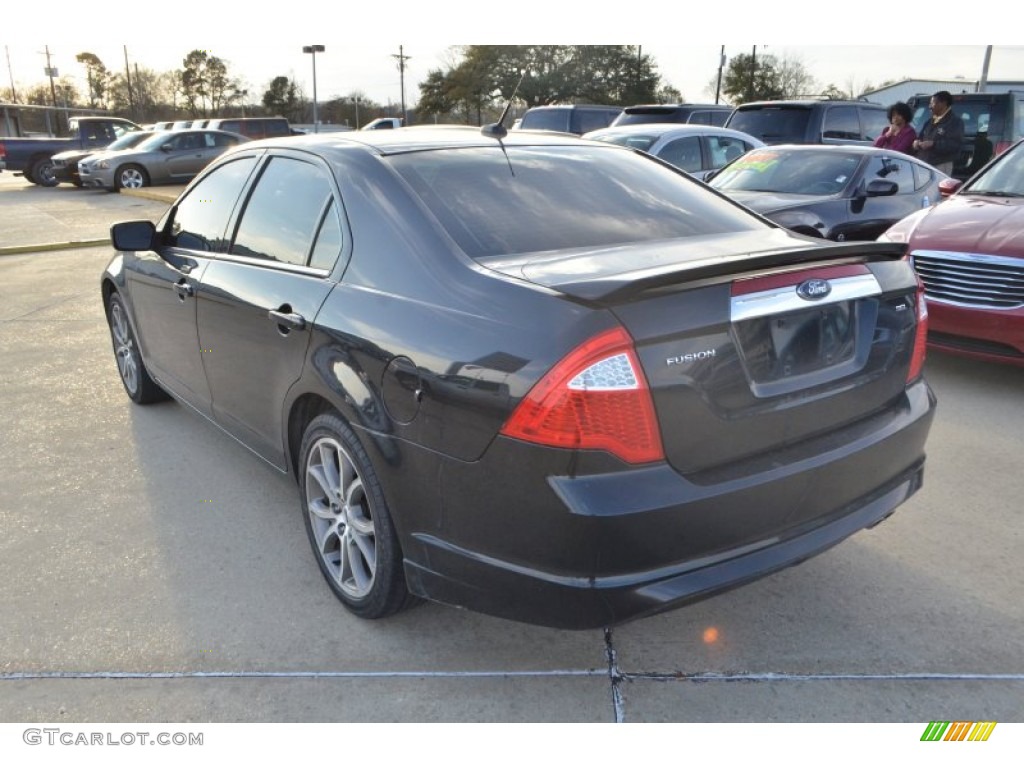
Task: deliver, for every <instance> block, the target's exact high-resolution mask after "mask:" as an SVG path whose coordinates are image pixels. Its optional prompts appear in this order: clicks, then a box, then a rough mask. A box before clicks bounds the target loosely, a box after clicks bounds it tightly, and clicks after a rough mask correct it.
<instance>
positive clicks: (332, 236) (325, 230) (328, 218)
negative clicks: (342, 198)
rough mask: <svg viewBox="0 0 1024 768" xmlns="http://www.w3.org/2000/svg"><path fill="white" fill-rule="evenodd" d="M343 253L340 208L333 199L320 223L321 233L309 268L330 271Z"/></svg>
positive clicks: (317, 238) (314, 246)
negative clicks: (339, 218)
mask: <svg viewBox="0 0 1024 768" xmlns="http://www.w3.org/2000/svg"><path fill="white" fill-rule="evenodd" d="M339 253H341V222H340V221H339V220H338V206H337V205H336V204H335V202H334V198H333V197H332V198H331V199H330V201H329V202H328V203H327V210H326V211H324V218H323V220H322V221H321V223H320V231H319V232H317V235H316V243H314V245H313V255H312V256H310V258H309V266H311V267H313V268H315V269H330V268H331V267H333V266H334V262H335V261H336V260H337V258H338V254H339Z"/></svg>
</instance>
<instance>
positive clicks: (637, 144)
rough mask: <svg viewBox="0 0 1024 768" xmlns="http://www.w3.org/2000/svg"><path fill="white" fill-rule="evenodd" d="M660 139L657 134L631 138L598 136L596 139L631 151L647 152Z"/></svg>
mask: <svg viewBox="0 0 1024 768" xmlns="http://www.w3.org/2000/svg"><path fill="white" fill-rule="evenodd" d="M659 138H661V137H660V136H659V135H658V134H656V133H636V134H633V135H631V136H598V137H595V139H596V140H597V141H606V142H608V143H609V144H618V145H619V146H622V147H629V148H630V149H640V150H643V151H644V152H646V151H647V150H649V149H650V148H651V145H652V144H654V142H656V141H657V140H658V139H659Z"/></svg>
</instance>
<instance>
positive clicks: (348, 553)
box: [342, 534, 373, 594]
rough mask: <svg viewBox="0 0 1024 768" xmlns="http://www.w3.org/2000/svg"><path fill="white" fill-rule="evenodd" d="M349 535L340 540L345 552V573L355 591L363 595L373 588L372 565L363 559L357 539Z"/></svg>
mask: <svg viewBox="0 0 1024 768" xmlns="http://www.w3.org/2000/svg"><path fill="white" fill-rule="evenodd" d="M360 538H361V537H355V536H352V535H351V534H349V535H346V536H345V537H344V539H343V540H342V544H343V545H344V546H343V547H342V549H343V550H344V551H345V560H346V563H345V565H346V567H345V571H346V573H347V574H348V575H349V576H350V577H351V581H352V582H353V584H354V586H355V588H356V590H357V591H358V592H360V593H363V594H365V593H366V592H367V591H369V589H370V587H372V586H373V570H372V569H373V565H372V564H370V563H368V562H367V561H366V560H365V559H364V556H363V555H364V552H363V550H362V548H361V547H360V546H359V539H360Z"/></svg>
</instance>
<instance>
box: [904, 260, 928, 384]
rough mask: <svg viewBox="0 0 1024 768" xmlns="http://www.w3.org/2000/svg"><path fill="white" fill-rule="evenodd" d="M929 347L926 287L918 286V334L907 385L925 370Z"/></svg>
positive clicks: (915, 337)
mask: <svg viewBox="0 0 1024 768" xmlns="http://www.w3.org/2000/svg"><path fill="white" fill-rule="evenodd" d="M927 346H928V303H927V302H926V301H925V298H924V286H922V285H921V282H920V280H918V284H917V333H915V334H914V352H913V354H912V355H911V357H910V370H909V371H908V372H907V383H910V382H911V381H914V379H916V378H917V377H918V376H920V375H921V369H922V368H924V358H925V351H926V348H927Z"/></svg>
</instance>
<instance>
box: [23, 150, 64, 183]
mask: <svg viewBox="0 0 1024 768" xmlns="http://www.w3.org/2000/svg"><path fill="white" fill-rule="evenodd" d="M30 178H31V181H32V183H33V184H38V185H39V186H40V187H56V186H57V185H58V184H59V183H60V182H59V181H57V177H56V176H55V175H54V174H53V161H52V160H51V159H50V158H48V157H41V158H39V159H38V160H34V161H33V162H32V170H31V177H30Z"/></svg>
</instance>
